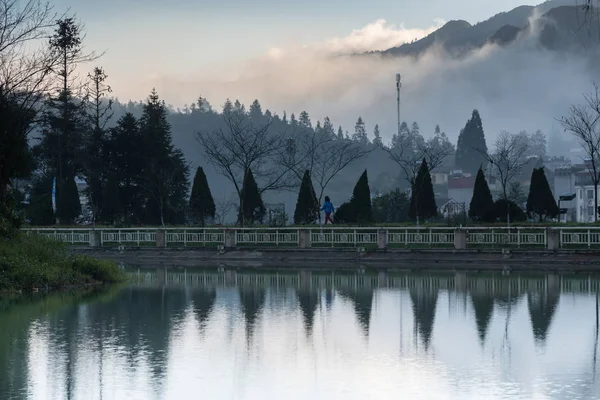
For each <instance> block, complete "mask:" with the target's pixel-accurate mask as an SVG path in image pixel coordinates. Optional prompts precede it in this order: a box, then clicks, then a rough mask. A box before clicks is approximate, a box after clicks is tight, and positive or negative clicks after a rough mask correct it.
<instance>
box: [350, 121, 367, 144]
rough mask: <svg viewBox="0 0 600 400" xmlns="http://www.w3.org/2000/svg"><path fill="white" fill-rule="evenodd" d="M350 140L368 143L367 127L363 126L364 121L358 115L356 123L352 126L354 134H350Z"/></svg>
mask: <svg viewBox="0 0 600 400" xmlns="http://www.w3.org/2000/svg"><path fill="white" fill-rule="evenodd" d="M352 140H354V141H355V142H359V143H363V144H366V143H369V138H368V137H367V128H366V127H365V122H364V121H363V119H362V118H361V117H358V120H357V121H356V125H355V126H354V135H352Z"/></svg>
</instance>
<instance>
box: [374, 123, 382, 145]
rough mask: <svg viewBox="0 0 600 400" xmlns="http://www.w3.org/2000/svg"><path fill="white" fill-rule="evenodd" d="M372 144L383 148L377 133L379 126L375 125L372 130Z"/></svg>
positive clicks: (379, 135)
mask: <svg viewBox="0 0 600 400" xmlns="http://www.w3.org/2000/svg"><path fill="white" fill-rule="evenodd" d="M373 136H374V139H373V143H374V144H376V145H378V146H383V141H382V140H381V134H380V133H379V124H375V129H374V130H373Z"/></svg>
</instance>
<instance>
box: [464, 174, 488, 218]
mask: <svg viewBox="0 0 600 400" xmlns="http://www.w3.org/2000/svg"><path fill="white" fill-rule="evenodd" d="M469 217H470V218H471V219H472V220H473V221H486V222H491V221H493V220H494V199H493V198H492V193H491V192H490V187H489V186H488V183H487V181H486V180H485V175H484V174H483V170H482V169H481V167H480V168H479V171H477V178H475V186H474V187H473V197H472V198H471V204H470V205H469Z"/></svg>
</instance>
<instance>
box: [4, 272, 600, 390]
mask: <svg viewBox="0 0 600 400" xmlns="http://www.w3.org/2000/svg"><path fill="white" fill-rule="evenodd" d="M133 279H134V282H133V284H132V285H131V286H128V287H126V288H124V289H122V290H121V289H118V290H111V291H109V292H102V293H90V294H85V295H81V294H73V295H55V296H49V297H46V298H44V300H42V301H39V300H36V301H30V302H29V301H23V300H22V301H19V302H17V303H14V302H13V303H6V302H5V303H0V327H1V328H0V368H2V371H4V373H2V374H0V398H3V399H4V398H8V399H123V398H126V399H154V398H158V399H170V398H173V399H180V398H190V397H193V398H196V397H202V398H215V399H216V398H236V399H238V398H239V399H265V398H272V399H279V398H286V399H287V398H293V399H295V398H298V399H306V398H310V397H313V398H344V399H346V398H357V399H358V398H361V399H362V398H397V397H403V398H431V399H439V398H449V399H471V398H473V399H476V398H477V399H478V398H486V399H494V398H523V399H530V398H556V399H578V398H580V399H593V398H600V387H599V385H598V383H597V382H596V359H597V346H598V292H599V291H600V281H599V280H596V279H591V278H589V279H588V278H566V277H559V276H555V275H546V276H544V275H538V276H530V277H527V276H511V277H503V276H484V275H467V274H453V275H450V274H448V275H414V274H398V275H385V274H384V275H381V274H379V275H361V274H356V275H353V274H331V273H329V274H311V273H310V272H299V273H295V272H292V273H277V272H273V273H263V274H250V273H236V272H233V271H228V272H224V273H216V272H209V271H196V272H193V271H183V270H182V271H173V272H171V271H164V270H159V271H151V272H147V271H135V272H134V273H133ZM199 388H202V390H200V389H199Z"/></svg>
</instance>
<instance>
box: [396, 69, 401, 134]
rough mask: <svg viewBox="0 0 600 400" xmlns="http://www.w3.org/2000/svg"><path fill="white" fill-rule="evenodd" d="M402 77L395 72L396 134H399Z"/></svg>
mask: <svg viewBox="0 0 600 400" xmlns="http://www.w3.org/2000/svg"><path fill="white" fill-rule="evenodd" d="M401 79H402V78H401V76H400V74H396V92H397V94H398V96H397V98H396V100H397V102H398V136H400V88H401V87H402V82H401V81H400V80H401Z"/></svg>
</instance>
